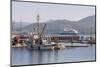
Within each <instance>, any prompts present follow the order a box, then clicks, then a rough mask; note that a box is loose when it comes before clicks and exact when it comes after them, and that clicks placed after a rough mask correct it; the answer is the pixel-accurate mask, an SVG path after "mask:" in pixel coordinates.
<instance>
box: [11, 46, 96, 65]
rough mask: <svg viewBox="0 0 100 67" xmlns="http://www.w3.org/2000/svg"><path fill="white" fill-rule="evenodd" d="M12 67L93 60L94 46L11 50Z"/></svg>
mask: <svg viewBox="0 0 100 67" xmlns="http://www.w3.org/2000/svg"><path fill="white" fill-rule="evenodd" d="M11 54H12V55H11V61H12V65H27V64H47V63H61V62H77V61H92V60H95V45H91V46H89V47H69V48H65V49H61V50H32V49H29V48H12V51H11Z"/></svg>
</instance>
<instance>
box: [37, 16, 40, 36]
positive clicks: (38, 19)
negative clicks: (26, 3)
mask: <svg viewBox="0 0 100 67" xmlns="http://www.w3.org/2000/svg"><path fill="white" fill-rule="evenodd" d="M39 21H40V16H39V14H37V33H38V35H40V31H39V30H40V29H39Z"/></svg>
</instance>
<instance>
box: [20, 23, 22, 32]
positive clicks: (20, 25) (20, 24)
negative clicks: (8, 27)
mask: <svg viewBox="0 0 100 67" xmlns="http://www.w3.org/2000/svg"><path fill="white" fill-rule="evenodd" d="M21 33H22V22H21V21H20V34H21Z"/></svg>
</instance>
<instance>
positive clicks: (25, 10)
mask: <svg viewBox="0 0 100 67" xmlns="http://www.w3.org/2000/svg"><path fill="white" fill-rule="evenodd" d="M37 14H39V15H40V22H46V21H49V20H57V19H66V20H70V21H78V20H80V19H82V18H85V17H87V16H92V15H95V7H93V6H79V5H62V4H47V3H33V2H32V3H31V2H15V1H13V2H12V20H13V21H16V22H20V21H22V22H29V23H30V22H36V16H37Z"/></svg>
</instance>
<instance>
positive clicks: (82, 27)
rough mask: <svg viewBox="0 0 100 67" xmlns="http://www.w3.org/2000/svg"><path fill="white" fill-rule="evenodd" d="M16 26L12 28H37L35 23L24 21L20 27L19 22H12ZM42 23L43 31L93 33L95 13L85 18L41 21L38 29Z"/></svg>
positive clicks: (24, 30)
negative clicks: (71, 30) (69, 30)
mask: <svg viewBox="0 0 100 67" xmlns="http://www.w3.org/2000/svg"><path fill="white" fill-rule="evenodd" d="M13 23H14V24H15V25H16V26H13V27H14V30H16V31H18V32H19V31H20V29H22V32H32V31H34V29H35V28H37V23H28V22H27V23H24V22H23V24H22V27H21V28H20V24H18V23H16V22H13ZM44 24H46V27H45V31H44V32H45V33H59V32H64V29H66V28H67V29H75V30H76V31H78V33H81V34H89V33H93V34H94V33H95V32H96V31H95V26H96V25H95V15H93V16H88V17H85V18H82V19H80V20H78V21H70V20H67V19H58V20H49V21H47V22H41V23H39V26H40V29H42V28H43V26H44Z"/></svg>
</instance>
